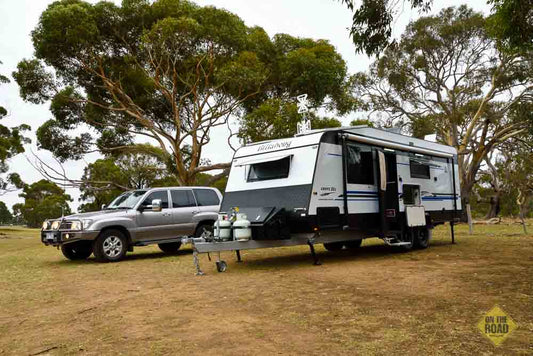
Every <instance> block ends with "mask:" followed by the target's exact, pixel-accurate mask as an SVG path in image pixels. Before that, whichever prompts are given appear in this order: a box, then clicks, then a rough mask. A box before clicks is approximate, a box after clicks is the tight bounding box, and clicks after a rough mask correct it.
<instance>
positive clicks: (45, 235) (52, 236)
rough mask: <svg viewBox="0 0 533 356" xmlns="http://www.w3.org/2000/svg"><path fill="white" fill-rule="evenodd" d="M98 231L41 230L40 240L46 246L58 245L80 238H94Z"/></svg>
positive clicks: (90, 239)
mask: <svg viewBox="0 0 533 356" xmlns="http://www.w3.org/2000/svg"><path fill="white" fill-rule="evenodd" d="M98 233H99V231H91V230H81V231H68V230H41V242H42V243H43V244H45V245H46V246H49V245H51V246H60V245H62V244H67V243H71V242H75V241H80V240H89V241H92V240H95V239H96V237H98Z"/></svg>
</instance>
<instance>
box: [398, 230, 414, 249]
mask: <svg viewBox="0 0 533 356" xmlns="http://www.w3.org/2000/svg"><path fill="white" fill-rule="evenodd" d="M415 234H416V231H414V230H413V228H409V227H406V228H405V229H404V231H403V232H402V234H401V239H400V241H401V242H409V244H408V245H401V246H397V248H398V249H399V250H400V251H403V252H407V251H411V250H412V249H413V245H414V241H415Z"/></svg>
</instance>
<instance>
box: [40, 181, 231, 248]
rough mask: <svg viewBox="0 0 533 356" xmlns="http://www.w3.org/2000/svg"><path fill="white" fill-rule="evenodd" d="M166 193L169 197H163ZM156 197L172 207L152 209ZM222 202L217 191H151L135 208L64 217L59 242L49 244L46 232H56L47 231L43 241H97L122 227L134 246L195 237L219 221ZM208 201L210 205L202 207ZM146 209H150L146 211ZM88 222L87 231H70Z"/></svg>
mask: <svg viewBox="0 0 533 356" xmlns="http://www.w3.org/2000/svg"><path fill="white" fill-rule="evenodd" d="M154 193H156V194H154ZM165 193H166V195H162V194H165ZM213 193H214V194H213ZM206 194H207V195H208V196H209V197H211V200H206V199H205V198H203V199H202V198H201V196H205V195H206ZM215 194H216V204H211V203H215V199H214V198H215ZM154 195H157V196H158V197H161V196H163V197H165V196H166V197H167V199H168V204H165V202H164V201H163V206H162V209H161V210H160V211H154V210H152V209H151V204H152V199H151V197H153V196H154ZM184 196H186V197H187V198H188V199H187V200H186V201H182V200H181V198H183V197H184ZM221 200H222V194H221V193H220V192H219V191H218V190H217V189H216V188H210V187H164V188H152V189H147V190H146V193H144V195H143V196H142V198H141V199H139V201H138V202H137V204H136V205H135V206H134V207H133V208H131V209H124V210H102V211H97V212H90V213H80V214H74V215H69V216H66V217H63V218H62V219H61V224H60V226H61V227H60V228H59V229H57V230H59V231H57V232H59V233H60V234H61V238H60V239H58V240H59V241H58V242H57V243H55V242H54V241H50V243H47V241H46V237H47V235H46V233H47V232H48V231H51V230H52V229H44V228H43V231H42V234H43V242H44V243H46V244H52V245H56V244H61V243H70V242H74V241H79V240H94V239H96V238H97V237H98V235H99V233H100V232H101V231H102V230H104V229H108V228H118V229H121V230H123V231H125V232H127V235H128V238H129V240H130V241H129V242H130V244H131V245H145V244H150V243H157V242H158V241H163V240H167V241H168V240H170V239H175V238H178V237H184V236H194V234H195V233H196V229H197V227H198V226H199V225H200V224H204V223H205V224H212V223H213V222H214V221H215V220H216V219H217V217H218V215H217V213H218V211H219V208H220V202H221ZM206 201H207V202H209V204H210V205H205V204H202V202H204V203H205V202H206ZM143 206H145V207H146V208H144V209H143V208H142V207H143ZM56 220H59V219H56ZM88 220H90V221H91V222H90V224H89V225H88V226H87V227H86V229H81V230H76V231H72V230H69V228H68V226H69V223H70V222H73V221H80V222H84V221H85V222H87V221H88ZM52 221H54V220H50V222H52ZM57 232H56V233H57ZM66 234H69V236H68V237H67V239H65V238H64V237H65V235H66Z"/></svg>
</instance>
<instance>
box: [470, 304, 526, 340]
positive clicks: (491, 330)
mask: <svg viewBox="0 0 533 356" xmlns="http://www.w3.org/2000/svg"><path fill="white" fill-rule="evenodd" d="M477 327H478V329H479V330H480V331H481V332H482V333H483V335H485V336H486V337H487V338H488V339H489V340H490V341H492V342H493V343H494V345H496V346H499V345H500V344H501V343H502V342H504V341H505V339H506V338H507V337H508V336H509V334H510V333H511V332H513V330H515V329H516V328H517V325H516V323H515V322H514V321H513V319H511V317H510V316H509V315H507V313H505V312H504V311H503V310H502V309H501V308H500V307H499V306H497V305H495V306H494V307H493V308H492V309H491V310H489V311H488V313H487V314H485V315H484V316H483V317H482V318H481V320H480V321H479V323H478V324H477Z"/></svg>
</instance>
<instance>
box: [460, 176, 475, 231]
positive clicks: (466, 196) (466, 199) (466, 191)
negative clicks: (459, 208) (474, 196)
mask: <svg viewBox="0 0 533 356" xmlns="http://www.w3.org/2000/svg"><path fill="white" fill-rule="evenodd" d="M462 183H463V185H462V186H461V199H462V201H463V208H464V209H465V210H466V218H467V221H468V234H469V235H472V234H473V233H474V225H473V223H472V209H471V208H470V193H471V192H472V185H468V184H465V183H464V182H462Z"/></svg>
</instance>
